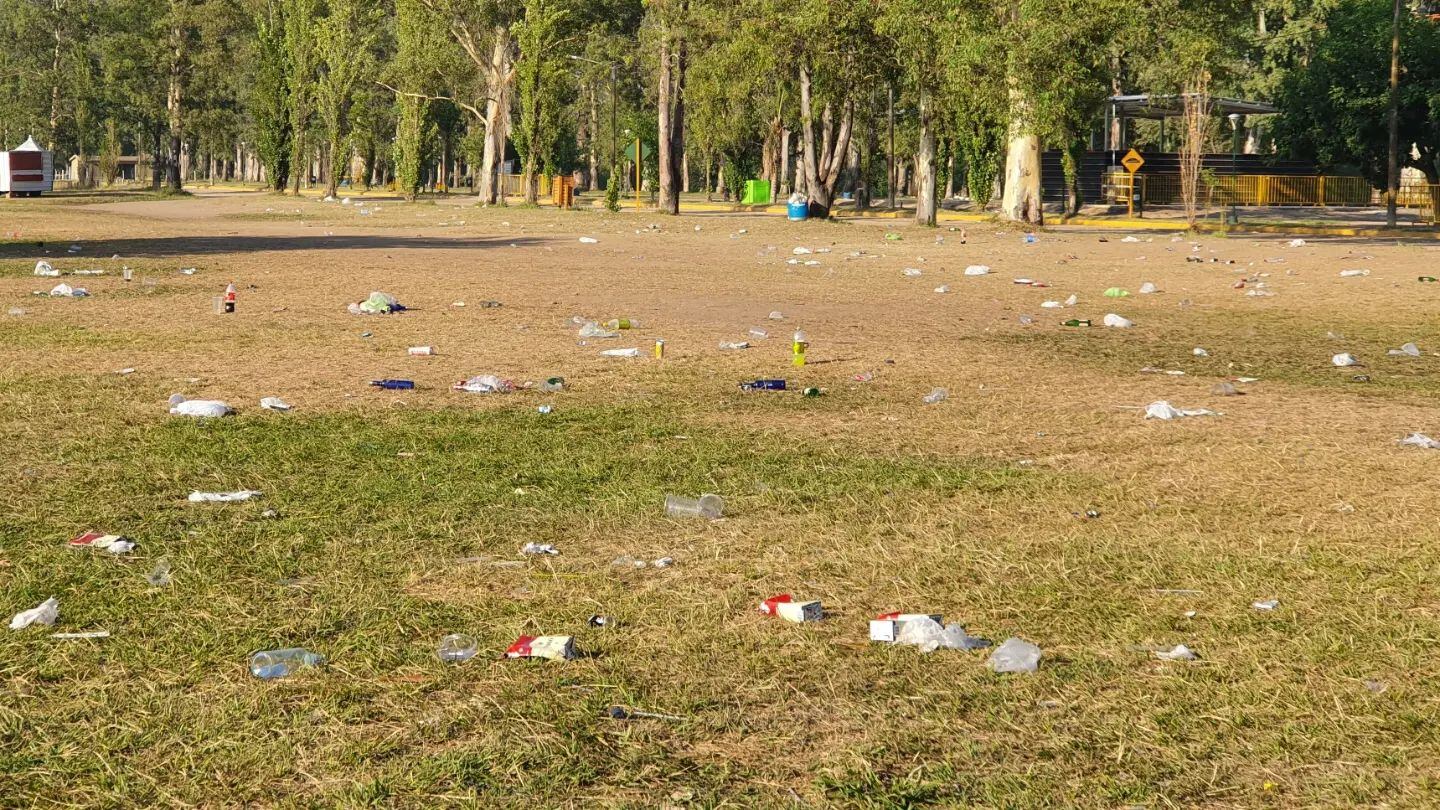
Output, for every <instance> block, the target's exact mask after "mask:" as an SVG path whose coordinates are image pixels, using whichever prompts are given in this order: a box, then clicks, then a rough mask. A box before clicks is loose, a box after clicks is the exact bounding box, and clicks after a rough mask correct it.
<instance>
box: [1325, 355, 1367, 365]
mask: <svg viewBox="0 0 1440 810" xmlns="http://www.w3.org/2000/svg"><path fill="white" fill-rule="evenodd" d="M1330 363H1331V364H1332V365H1335V366H1337V367H1340V368H1344V367H1345V366H1358V365H1360V361H1359V360H1356V359H1355V355H1353V354H1351V353H1349V352H1341V353H1340V354H1337V355H1335V356H1334V357H1332V358H1330Z"/></svg>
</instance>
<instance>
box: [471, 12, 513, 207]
mask: <svg viewBox="0 0 1440 810" xmlns="http://www.w3.org/2000/svg"><path fill="white" fill-rule="evenodd" d="M493 33H494V37H495V43H494V46H493V47H492V48H491V49H490V59H489V62H487V63H486V65H485V71H484V72H485V83H486V85H487V86H488V92H487V93H486V97H487V98H486V101H485V151H484V153H483V154H482V157H481V161H480V184H479V188H478V190H477V194H478V196H479V197H480V202H482V203H484V204H486V205H491V204H493V203H495V202H497V201H499V200H500V199H501V198H502V197H503V196H504V193H503V189H502V188H501V183H502V182H503V181H502V180H501V179H500V173H501V172H502V171H503V169H504V163H505V139H506V136H507V135H508V134H509V129H510V81H511V78H512V77H513V76H514V66H513V64H512V61H513V60H512V50H511V40H510V29H509V28H508V27H506V26H503V25H497V26H495V30H494V32H493Z"/></svg>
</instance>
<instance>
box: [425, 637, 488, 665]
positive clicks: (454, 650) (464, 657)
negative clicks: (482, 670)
mask: <svg viewBox="0 0 1440 810" xmlns="http://www.w3.org/2000/svg"><path fill="white" fill-rule="evenodd" d="M479 648H480V645H479V644H478V643H476V641H475V637H474V636H468V635H466V634H464V633H451V634H450V635H448V636H446V637H444V638H442V639H440V645H439V647H437V648H436V651H435V652H436V654H437V655H438V656H439V657H440V660H441V661H444V662H445V663H447V664H458V663H460V662H461V661H469V660H470V659H471V658H474V657H475V653H476V652H477V651H478V650H479Z"/></svg>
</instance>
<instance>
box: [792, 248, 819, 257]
mask: <svg viewBox="0 0 1440 810" xmlns="http://www.w3.org/2000/svg"><path fill="white" fill-rule="evenodd" d="M790 252H791V253H793V254H794V255H796V256H808V255H810V254H811V253H814V252H815V251H813V250H811V249H810V248H808V247H797V248H795V249H794V250H792V251H790Z"/></svg>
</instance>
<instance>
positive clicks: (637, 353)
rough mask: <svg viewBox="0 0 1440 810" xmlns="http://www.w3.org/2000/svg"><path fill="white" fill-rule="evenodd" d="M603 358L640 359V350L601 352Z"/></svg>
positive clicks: (607, 350) (608, 350)
mask: <svg viewBox="0 0 1440 810" xmlns="http://www.w3.org/2000/svg"><path fill="white" fill-rule="evenodd" d="M600 356H601V357H639V356H640V350H639V349H606V350H604V351H602V352H600Z"/></svg>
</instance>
